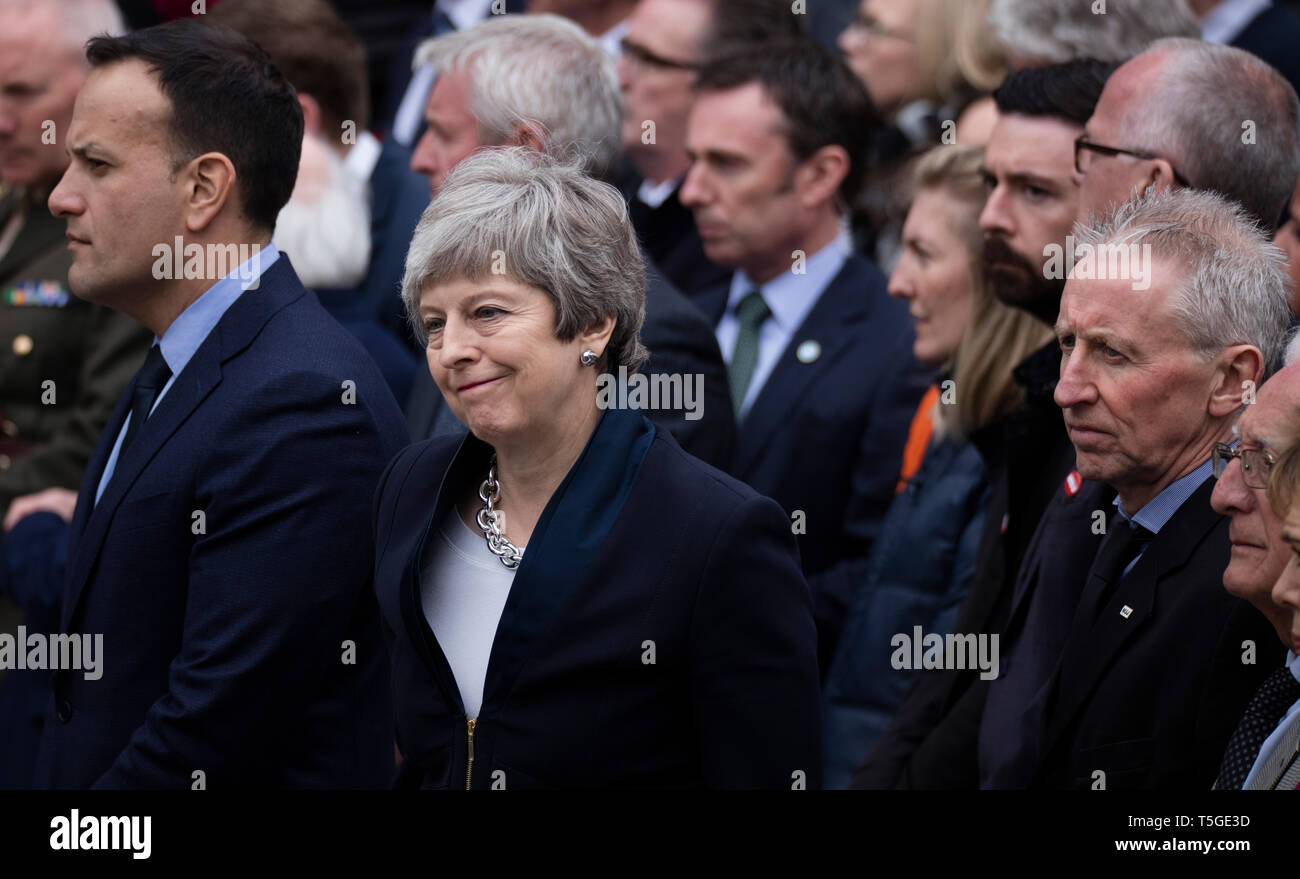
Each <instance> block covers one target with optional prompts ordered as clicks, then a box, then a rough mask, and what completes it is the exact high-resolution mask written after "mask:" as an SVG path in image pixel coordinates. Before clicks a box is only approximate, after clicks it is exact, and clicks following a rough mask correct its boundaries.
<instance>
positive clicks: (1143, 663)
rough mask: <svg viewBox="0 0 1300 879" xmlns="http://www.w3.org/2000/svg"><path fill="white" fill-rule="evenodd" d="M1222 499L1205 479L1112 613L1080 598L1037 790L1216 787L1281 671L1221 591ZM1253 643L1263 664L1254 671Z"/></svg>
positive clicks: (1248, 614)
mask: <svg viewBox="0 0 1300 879" xmlns="http://www.w3.org/2000/svg"><path fill="white" fill-rule="evenodd" d="M1213 490H1214V479H1213V478H1211V479H1207V480H1205V482H1204V484H1202V485H1201V487H1200V488H1198V489H1197V490H1196V492H1195V493H1194V494H1193V495H1192V496H1191V497H1190V498H1188V499H1187V500H1186V501H1184V502H1183V505H1182V506H1181V507H1179V508H1178V512H1176V513H1174V515H1173V518H1171V519H1170V520H1169V521H1168V522H1167V523H1165V526H1164V527H1163V528H1161V529H1160V533H1159V534H1157V535H1156V536H1155V538H1154V539H1152V541H1151V543H1150V545H1148V546H1147V548H1146V551H1145V552H1143V553H1142V556H1141V558H1139V559H1138V561H1137V564H1136V565H1134V566H1133V569H1132V570H1131V571H1130V572H1129V573H1128V575H1127V576H1125V577H1124V578H1123V579H1122V580H1121V581H1120V583H1119V585H1118V586H1117V587H1116V589H1115V593H1114V594H1113V595H1111V596H1110V597H1109V598H1108V599H1107V600H1106V601H1105V604H1104V606H1101V607H1097V606H1096V605H1090V604H1088V599H1089V595H1088V593H1087V592H1086V591H1085V593H1084V594H1083V596H1082V597H1081V598H1080V603H1079V607H1078V609H1077V610H1076V611H1075V614H1074V619H1073V621H1072V622H1071V626H1070V630H1069V632H1068V634H1067V636H1066V638H1065V642H1064V645H1063V646H1062V648H1061V654H1060V661H1059V663H1057V665H1056V670H1055V672H1054V674H1053V675H1052V679H1051V680H1052V683H1051V685H1052V687H1053V689H1052V690H1051V691H1049V692H1050V694H1051V695H1050V696H1049V698H1048V702H1047V706H1048V707H1047V711H1046V714H1045V716H1044V718H1043V722H1042V724H1041V726H1040V733H1039V735H1040V739H1039V742H1040V744H1039V746H1038V747H1034V748H1031V749H1030V752H1031V753H1037V754H1039V755H1040V757H1039V760H1038V763H1037V767H1036V772H1035V773H1034V776H1033V785H1032V786H1034V787H1055V788H1075V789H1081V790H1087V789H1089V788H1092V787H1093V786H1094V785H1095V784H1096V783H1097V781H1099V780H1100V779H1101V778H1102V777H1103V776H1098V775H1096V773H1097V772H1099V771H1100V772H1102V773H1104V778H1105V788H1106V789H1107V790H1121V789H1139V788H1140V789H1180V790H1199V791H1204V790H1208V789H1209V788H1210V786H1211V785H1213V784H1214V779H1215V777H1216V776H1217V775H1218V772H1219V765H1220V763H1221V761H1222V759H1223V751H1224V748H1225V747H1226V746H1227V744H1228V739H1229V738H1230V737H1231V736H1232V733H1233V730H1234V729H1236V726H1237V722H1238V721H1239V720H1240V719H1241V716H1242V714H1244V713H1245V710H1246V706H1247V705H1248V704H1249V703H1250V700H1251V698H1252V697H1253V696H1254V695H1255V691H1256V690H1258V689H1259V686H1260V685H1261V684H1262V683H1263V682H1264V678H1265V677H1266V676H1267V675H1268V673H1269V672H1271V671H1272V670H1273V669H1274V668H1276V667H1277V666H1276V665H1275V664H1274V660H1272V659H1271V658H1270V657H1269V655H1268V653H1266V652H1265V650H1266V649H1267V647H1269V646H1271V645H1273V644H1275V643H1277V642H1276V641H1275V640H1273V639H1275V638H1276V637H1277V635H1276V633H1275V632H1274V630H1273V626H1272V624H1271V623H1270V622H1269V621H1268V620H1267V619H1265V617H1264V615H1263V614H1261V613H1260V612H1259V611H1257V610H1255V609H1254V608H1253V607H1251V606H1250V605H1249V604H1247V603H1246V602H1245V601H1243V600H1242V599H1240V598H1234V597H1233V596H1231V595H1229V594H1228V592H1227V590H1225V589H1224V588H1223V571H1224V569H1225V568H1226V567H1227V566H1228V556H1229V553H1230V550H1231V547H1230V544H1229V541H1228V518H1227V517H1226V516H1221V515H1219V514H1218V513H1216V512H1215V511H1214V510H1213V509H1212V508H1211V507H1210V494H1211V492H1213ZM1126 608H1127V610H1126ZM1094 613H1096V614H1097V616H1096V620H1095V622H1094V621H1093V619H1092V618H1093V615H1094ZM1247 641H1253V642H1254V644H1255V646H1256V649H1257V652H1258V653H1259V656H1258V657H1257V658H1255V659H1253V660H1252V661H1251V662H1250V663H1247V662H1245V661H1244V658H1245V652H1246V651H1245V642H1247ZM1259 648H1265V649H1264V650H1261V649H1259Z"/></svg>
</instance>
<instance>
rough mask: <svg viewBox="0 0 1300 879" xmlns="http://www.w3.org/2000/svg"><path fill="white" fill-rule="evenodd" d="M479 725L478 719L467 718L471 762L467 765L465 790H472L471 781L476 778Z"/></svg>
mask: <svg viewBox="0 0 1300 879" xmlns="http://www.w3.org/2000/svg"><path fill="white" fill-rule="evenodd" d="M477 724H478V718H477V717H467V718H465V726H466V728H467V729H468V730H469V760H468V761H467V762H466V763H465V790H469V789H470V788H469V783H470V779H472V778H473V777H474V727H475V726H476V725H477Z"/></svg>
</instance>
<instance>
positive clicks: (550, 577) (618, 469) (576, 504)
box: [483, 409, 655, 713]
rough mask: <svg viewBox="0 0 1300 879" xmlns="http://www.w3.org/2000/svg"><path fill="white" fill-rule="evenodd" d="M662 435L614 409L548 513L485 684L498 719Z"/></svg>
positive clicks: (513, 594) (524, 565) (488, 707)
mask: <svg viewBox="0 0 1300 879" xmlns="http://www.w3.org/2000/svg"><path fill="white" fill-rule="evenodd" d="M654 435H655V428H654V426H653V425H652V424H651V423H650V422H649V421H647V420H646V419H645V418H644V417H643V416H642V415H641V414H640V413H639V412H637V411H635V410H622V409H610V410H607V411H606V412H605V414H604V416H603V417H602V418H601V419H600V424H599V425H598V426H597V427H596V431H595V433H593V434H592V437H591V439H590V440H589V441H588V443H587V447H586V449H584V450H583V453H582V455H581V456H580V457H579V458H578V460H577V463H575V464H574V465H573V467H572V468H570V470H569V474H568V476H566V477H565V479H564V482H562V483H560V487H559V488H558V489H556V491H555V494H554V495H552V496H551V500H550V502H549V503H547V505H546V509H545V510H544V511H542V516H541V518H540V519H538V521H537V527H535V528H534V529H533V534H532V537H531V538H529V542H528V543H529V545H528V549H527V550H526V551H525V553H524V560H523V562H521V563H520V565H519V571H518V573H517V574H516V575H515V582H514V584H513V585H512V586H511V588H510V597H509V598H508V599H506V606H505V609H504V610H503V611H502V614H501V622H500V624H499V625H498V626H497V634H496V640H494V641H493V643H492V654H491V656H490V657H489V659H488V667H487V679H486V681H485V682H484V685H483V710H484V712H485V713H486V712H495V710H496V709H498V708H499V707H500V705H501V702H502V701H503V700H504V699H505V698H506V696H507V695H508V694H509V693H510V690H511V688H512V685H513V684H514V681H515V679H516V678H517V677H518V676H519V671H520V669H521V668H522V667H523V665H524V662H525V661H526V660H527V658H528V656H529V654H531V653H532V651H533V649H534V648H535V647H536V646H537V643H538V642H539V641H540V640H541V638H542V636H543V635H545V633H546V632H547V630H548V629H549V628H550V627H551V624H552V622H553V621H554V620H555V617H556V616H557V615H558V614H559V612H560V610H561V609H562V608H563V607H564V605H565V603H566V602H567V601H568V598H569V596H570V595H571V594H573V591H574V590H575V589H576V588H577V587H578V585H579V584H580V583H582V582H583V580H584V579H585V578H586V574H587V571H588V569H589V568H590V567H591V564H592V562H593V561H594V560H595V558H596V556H597V553H598V550H599V549H600V547H601V544H603V543H604V541H605V538H606V537H607V536H608V535H609V532H610V530H611V529H613V527H614V522H615V521H617V519H618V517H619V514H620V513H621V512H622V511H623V505H624V503H626V502H627V498H628V495H629V494H630V493H631V491H632V485H633V483H634V482H635V481H636V477H637V474H638V473H639V472H640V471H641V464H642V462H643V461H644V460H645V456H646V453H647V452H649V451H650V443H651V442H652V441H653V440H654Z"/></svg>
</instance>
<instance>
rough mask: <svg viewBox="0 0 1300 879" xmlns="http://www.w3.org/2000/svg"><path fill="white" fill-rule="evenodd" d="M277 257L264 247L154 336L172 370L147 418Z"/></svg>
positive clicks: (108, 473) (109, 473)
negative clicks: (218, 324)
mask: <svg viewBox="0 0 1300 879" xmlns="http://www.w3.org/2000/svg"><path fill="white" fill-rule="evenodd" d="M279 258H280V251H279V250H277V249H276V247H275V245H274V244H267V246H266V247H263V248H262V249H261V250H260V251H258V252H257V253H255V254H254V255H253V256H252V257H250V258H249V260H248V261H247V262H245V263H244V264H243V265H241V266H239V267H238V268H236V269H235V270H234V271H232V272H231V273H230V274H228V275H226V276H225V277H224V278H222V279H221V280H220V281H217V283H215V284H213V285H212V286H211V287H209V288H208V289H207V290H205V291H204V292H203V295H202V296H200V297H199V298H198V299H195V300H194V301H193V302H191V303H190V304H189V306H188V307H187V308H186V309H185V310H184V311H182V312H181V313H180V314H179V315H178V316H177V318H176V320H174V321H172V323H171V326H169V327H168V328H167V329H166V330H165V331H164V332H163V335H162V338H161V339H159V338H158V337H156V336H155V337H154V342H156V343H157V345H158V347H159V348H160V349H162V359H163V361H164V362H165V363H166V364H167V368H168V369H170V370H171V371H172V376H171V378H169V379H167V384H165V385H163V387H162V390H161V391H159V392H158V399H157V400H154V404H153V408H152V409H150V410H149V414H150V415H152V414H153V413H154V410H155V409H157V408H158V404H159V403H161V402H162V399H163V397H165V396H167V392H168V391H169V390H170V389H171V386H172V385H173V384H175V383H176V377H177V376H178V375H180V374H181V372H182V371H184V369H185V366H186V364H188V363H189V362H190V360H191V359H192V358H193V357H194V352H195V351H198V350H199V346H200V345H202V344H203V342H204V340H205V339H207V337H208V334H209V333H211V332H212V328H213V327H215V326H216V325H217V321H219V320H221V317H222V315H224V314H225V313H226V310H227V309H229V308H230V306H232V305H234V304H235V300H236V299H238V298H239V297H240V296H241V295H242V294H243V292H244V291H245V290H247V289H248V288H249V287H253V286H256V284H257V283H258V281H260V279H261V277H262V275H263V274H264V273H265V272H266V270H267V269H268V268H270V267H271V264H272V263H274V262H275V261H276V260H277V259H279ZM254 271H256V272H257V274H256V275H254V274H252V272H254ZM243 279H246V280H243ZM130 424H131V413H130V412H127V413H126V420H125V421H123V422H122V428H121V430H119V431H118V432H117V441H116V442H114V443H113V451H112V453H111V454H110V455H109V456H108V463H107V464H105V465H104V474H103V475H102V476H100V477H99V488H98V489H96V491H95V503H97V504H98V503H99V499H100V498H101V497H102V496H103V494H104V489H105V488H107V487H108V481H109V480H110V479H112V478H113V471H114V470H115V469H116V468H117V456H118V453H119V452H120V451H121V449H122V440H123V439H124V438H125V437H126V429H127V427H128V426H130Z"/></svg>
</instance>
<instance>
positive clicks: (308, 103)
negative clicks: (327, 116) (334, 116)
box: [298, 92, 322, 134]
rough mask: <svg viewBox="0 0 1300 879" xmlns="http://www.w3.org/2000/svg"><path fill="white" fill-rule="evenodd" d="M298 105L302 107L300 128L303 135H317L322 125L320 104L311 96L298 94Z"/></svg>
mask: <svg viewBox="0 0 1300 879" xmlns="http://www.w3.org/2000/svg"><path fill="white" fill-rule="evenodd" d="M298 104H299V105H300V106H301V107H302V127H303V133H304V134H319V133H320V127H321V124H322V121H321V113H320V104H318V103H316V99H315V98H313V97H312V96H311V95H305V94H303V93H302V92H298Z"/></svg>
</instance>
